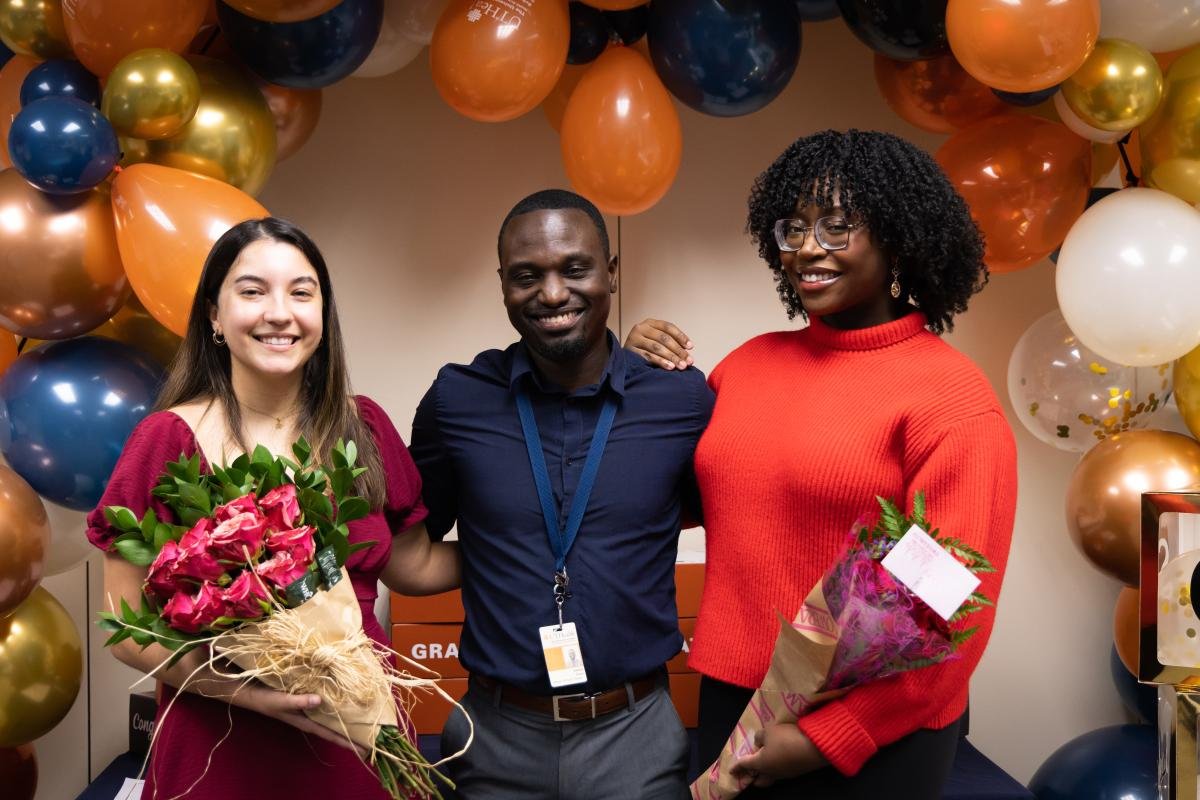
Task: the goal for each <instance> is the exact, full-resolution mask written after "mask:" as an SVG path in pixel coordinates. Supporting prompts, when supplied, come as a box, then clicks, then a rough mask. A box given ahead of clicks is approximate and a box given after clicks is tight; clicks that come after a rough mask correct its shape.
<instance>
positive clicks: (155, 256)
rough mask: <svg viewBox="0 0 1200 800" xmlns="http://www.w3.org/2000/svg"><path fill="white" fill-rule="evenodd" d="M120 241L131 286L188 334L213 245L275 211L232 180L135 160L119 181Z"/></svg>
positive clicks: (158, 315) (159, 316) (115, 197)
mask: <svg viewBox="0 0 1200 800" xmlns="http://www.w3.org/2000/svg"><path fill="white" fill-rule="evenodd" d="M112 205H113V215H114V217H115V219H116V222H117V244H118V245H119V246H120V248H121V260H122V261H124V262H125V274H126V275H128V276H129V282H130V283H131V284H132V285H133V291H134V292H135V293H136V294H137V296H138V299H139V300H141V302H142V305H144V306H145V307H146V310H147V311H149V312H150V314H151V315H152V316H153V317H154V318H155V319H156V320H158V321H159V322H160V323H162V325H163V326H165V327H166V328H167V329H168V330H170V331H172V332H174V333H175V334H176V335H178V336H183V335H184V332H185V331H186V330H187V321H188V314H189V313H190V312H191V309H192V298H193V297H194V296H195V294H196V285H197V284H198V283H199V281H200V270H201V269H202V268H203V267H204V260H205V259H206V258H207V257H208V251H209V250H211V249H212V246H213V243H214V242H216V241H217V239H218V238H220V237H221V235H222V234H224V233H225V231H227V230H229V229H230V228H232V227H233V226H234V225H236V224H238V223H239V222H243V221H244V220H247V219H258V218H261V217H266V216H269V214H268V212H267V209H265V208H263V206H262V205H260V204H259V203H258V201H256V200H255V199H254V198H253V197H251V196H250V195H248V194H246V193H245V192H243V191H241V190H240V189H235V188H234V187H232V186H230V185H229V184H227V183H223V182H221V181H218V180H216V179H214V178H206V177H204V176H203V175H196V174H195V173H191V172H186V171H184V170H180V169H172V168H171V167H163V166H159V165H158V164H134V165H133V166H131V167H127V168H126V169H124V170H122V171H121V172H120V173H119V174H118V175H117V177H116V179H115V180H114V181H113V189H112Z"/></svg>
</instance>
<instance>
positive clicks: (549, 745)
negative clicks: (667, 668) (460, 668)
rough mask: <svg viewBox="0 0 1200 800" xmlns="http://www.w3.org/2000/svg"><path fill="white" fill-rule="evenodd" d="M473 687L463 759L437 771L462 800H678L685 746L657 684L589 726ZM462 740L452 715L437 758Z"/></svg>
mask: <svg viewBox="0 0 1200 800" xmlns="http://www.w3.org/2000/svg"><path fill="white" fill-rule="evenodd" d="M497 694H498V692H488V691H486V690H484V689H482V688H480V687H479V686H478V685H477V684H476V683H475V682H474V681H472V682H471V684H470V686H469V688H468V689H467V694H466V696H465V697H464V698H463V700H462V704H463V707H464V708H465V709H466V711H467V713H468V714H470V715H471V719H472V720H474V722H475V740H474V742H473V743H472V744H471V748H470V749H469V750H468V751H467V753H466V754H465V755H464V756H462V757H461V758H459V759H456V760H455V761H452V762H450V763H449V764H447V765H446V766H445V767H444V768H443V769H444V770H445V772H446V773H447V775H448V777H450V779H451V780H453V781H454V782H455V783H456V784H457V786H458V791H457V794H458V797H459V798H460V800H543V798H544V800H608V799H609V798H611V800H681V798H685V797H686V796H687V775H686V773H687V761H688V738H687V733H686V731H684V728H683V724H682V723H681V722H680V721H679V714H677V713H676V712H675V706H674V705H673V704H672V703H671V697H670V695H669V694H668V693H667V689H666V676H664V677H663V679H662V684H661V685H660V686H659V688H657V689H655V690H654V691H653V692H651V693H650V694H648V695H646V696H645V697H644V698H642V699H641V700H639V701H637V702H636V703H635V704H634V706H633V708H630V709H625V710H621V711H613V712H612V713H609V714H605V715H604V716H602V717H598V718H596V719H592V720H583V721H578V722H555V721H554V720H553V719H552V718H551V717H549V716H546V715H542V714H538V713H535V712H532V711H526V710H524V709H521V708H516V707H514V706H511V705H505V704H503V703H499V702H497ZM466 738H467V722H466V720H465V719H464V718H463V715H462V713H461V712H459V711H458V710H457V709H455V711H454V712H453V713H452V714H451V715H450V718H449V719H448V720H447V721H446V728H445V730H444V731H442V754H443V756H445V755H449V754H451V753H454V752H456V751H457V750H458V749H459V748H460V747H462V745H463V743H464V742H465V741H466Z"/></svg>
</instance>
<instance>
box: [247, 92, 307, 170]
mask: <svg viewBox="0 0 1200 800" xmlns="http://www.w3.org/2000/svg"><path fill="white" fill-rule="evenodd" d="M258 89H259V91H261V92H262V93H263V97H265V98H266V99H267V107H268V108H270V109H271V116H273V117H275V161H276V162H279V161H283V160H284V159H285V158H287V157H288V156H291V155H294V154H295V153H296V151H297V150H299V149H300V148H301V147H303V146H304V143H305V142H307V141H308V138H309V137H310V136H312V135H313V131H315V130H316V129H317V122H318V121H319V120H320V119H321V90H320V89H289V88H288V87H286V86H276V85H275V84H273V83H264V82H262V81H259V82H258Z"/></svg>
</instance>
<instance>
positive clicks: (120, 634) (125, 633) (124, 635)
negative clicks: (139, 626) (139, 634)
mask: <svg viewBox="0 0 1200 800" xmlns="http://www.w3.org/2000/svg"><path fill="white" fill-rule="evenodd" d="M130 633H132V631H130V630H129V628H126V627H122V628H121V629H120V630H118V631H116V632H114V633H113V635H112V636H110V637H108V638H107V639H106V640H105V641H104V646H105V647H112V646H113V645H114V644H119V643H120V642H123V641H125V640H126V639H128V638H129V634H130Z"/></svg>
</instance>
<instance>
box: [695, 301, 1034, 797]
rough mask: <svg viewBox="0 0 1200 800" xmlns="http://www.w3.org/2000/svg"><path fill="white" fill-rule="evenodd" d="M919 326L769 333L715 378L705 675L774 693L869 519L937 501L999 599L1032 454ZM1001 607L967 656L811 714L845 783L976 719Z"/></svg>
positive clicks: (808, 719)
mask: <svg viewBox="0 0 1200 800" xmlns="http://www.w3.org/2000/svg"><path fill="white" fill-rule="evenodd" d="M924 323H925V318H924V316H923V315H921V314H919V313H913V314H910V315H908V316H906V317H904V318H903V319H900V320H897V321H895V322H891V323H887V324H885V325H879V326H876V327H872V328H866V329H862V330H852V331H843V330H837V329H834V328H831V327H829V326H827V325H824V324H823V323H821V321H820V320H818V319H814V320H813V321H812V324H811V325H810V326H809V327H808V328H806V329H804V330H801V331H787V332H780V333H769V334H765V335H763V336H759V337H756V338H754V339H751V340H750V341H749V342H747V343H746V344H744V345H742V346H741V347H739V348H738V349H737V350H735V351H734V352H732V353H731V354H729V356H727V357H726V358H725V360H724V361H722V362H721V363H720V364H718V365H717V368H716V369H715V370H713V372H712V375H711V376H710V379H709V382H710V383H711V385H712V387H713V389H714V390H715V391H716V393H717V404H716V408H715V409H714V411H713V416H712V421H711V422H710V423H709V426H708V430H707V431H706V432H705V434H704V436H703V438H702V439H701V440H700V443H699V445H698V446H697V448H696V474H697V478H698V480H699V484H700V492H701V496H702V498H703V504H704V523H705V529H706V532H707V543H706V547H707V566H706V573H705V583H704V595H703V599H702V601H701V604H700V616H699V619H698V620H697V624H696V635H695V640H694V642H693V645H692V652H691V657H690V660H689V663H690V664H691V665H692V667H693V668H695V669H696V670H697V671H699V672H701V673H703V674H705V675H709V676H711V677H713V678H717V679H718V680H722V681H725V682H727V683H733V684H737V685H739V686H744V687H747V688H757V687H758V685H759V684H760V683H761V681H762V678H763V676H764V675H765V674H766V671H767V666H768V664H769V662H770V658H771V650H772V648H773V646H774V643H775V637H776V635H777V633H778V622H777V621H776V617H775V611H776V610H779V611H780V612H782V613H783V614H784V615H785V616H786V617H787V618H788V619H791V618H792V616H793V615H794V614H795V612H796V611H797V609H798V608H799V605H800V603H801V601H802V600H803V599H804V597H805V595H807V593H808V591H809V590H810V589H811V588H812V586H813V585H814V584H815V583H816V582H817V581H818V580H819V579H820V578H821V576H822V574H823V573H824V571H825V569H826V568H827V567H828V566H829V565H830V564H831V563H833V562H834V560H835V559H837V558H838V556H839V555H840V554H841V553H842V551H843V549H844V548H845V546H846V544H847V535H848V533H849V531H850V527H851V525H852V524H853V523H854V522H855V520H856V519H858V518H859V517H860V516H861V515H863V514H864V513H870V512H872V511H873V510H876V509H877V508H878V506H877V504H876V502H875V496H876V495H879V496H882V497H886V498H890V499H893V500H896V501H897V502H899V501H901V499H902V498H903V500H904V502H905V504H906V505H907V506H908V507H909V510H911V502H912V495H913V493H914V492H915V491H917V490H924V492H925V494H926V496H927V502H928V517H929V520H930V522H931V524H933V525H935V526H937V527H938V528H940V529H941V531H942V532H943V533H947V534H951V535H954V536H956V537H959V538H961V539H963V540H965V541H966V542H968V543H970V544H971V546H973V547H975V548H976V549H978V550H980V551H981V552H983V553H984V554H985V555H986V556H987V557H988V558H989V559H991V561H992V563H993V564H995V566H996V568H997V570H998V571H997V572H996V573H995V574H992V575H985V576H983V584H982V586H981V587H980V591H982V592H984V593H985V594H987V595H988V596H989V597H990V598H992V599H993V600H994V599H997V598H998V596H999V592H1000V582H1001V578H1002V576H1003V574H1004V566H1005V563H1006V562H1007V560H1008V548H1009V542H1010V540H1011V538H1012V527H1013V515H1014V512H1015V506H1016V497H1017V454H1016V445H1015V443H1014V440H1013V435H1012V430H1011V429H1010V428H1009V426H1008V423H1007V421H1006V420H1005V418H1004V413H1003V411H1002V410H1001V408H1000V404H999V402H998V401H997V399H996V395H995V393H994V392H993V391H992V388H991V386H990V385H989V383H988V381H987V378H986V377H984V375H983V373H982V372H980V370H979V369H978V368H977V367H976V366H975V365H974V364H972V363H971V362H970V361H969V360H968V359H967V358H966V357H965V356H963V355H962V354H961V353H959V352H958V351H956V350H954V349H953V348H952V347H950V346H949V345H947V344H946V343H944V342H943V341H942V340H941V339H939V338H938V337H937V336H935V335H934V334H932V333H930V332H929V331H927V330H925V328H924ZM992 622H993V613H992V612H991V611H990V610H988V611H984V612H980V613H978V614H975V615H973V617H972V624H979V626H980V628H979V632H978V633H977V634H976V635H975V636H974V637H973V638H972V639H971V640H970V641H969V642H968V643H967V644H966V645H964V646H963V648H962V649H961V650H960V653H961V658H958V659H956V660H953V661H949V662H945V663H943V664H939V665H935V666H932V667H927V668H924V669H920V670H914V671H912V672H908V673H904V674H901V675H897V676H894V677H891V678H885V679H883V680H879V681H875V682H873V683H870V684H867V685H864V686H862V687H859V688H856V689H854V690H852V691H851V692H849V693H848V694H846V695H845V696H844V697H843V698H841V699H839V700H836V701H833V702H831V703H828V704H826V705H825V706H822V707H821V708H819V709H817V710H816V711H814V712H812V713H811V714H808V715H807V716H804V717H802V718H801V719H800V723H799V724H800V728H801V730H803V731H804V733H805V734H807V735H808V736H809V738H810V739H812V741H813V743H814V744H815V745H816V746H817V748H818V749H819V750H820V751H821V753H822V754H823V755H824V756H825V757H826V758H827V759H829V761H830V763H832V764H833V766H834V767H836V768H837V769H838V770H839V771H840V772H842V773H845V774H847V775H851V774H854V773H855V772H857V771H858V770H859V768H860V767H861V766H862V765H863V762H865V761H866V760H867V759H868V758H870V757H871V755H872V754H873V753H875V751H876V750H877V749H878V748H880V747H882V746H884V745H886V744H889V743H890V742H893V741H895V740H897V739H899V738H900V737H902V736H905V735H906V734H908V733H911V732H913V731H915V730H917V729H918V728H922V727H926V728H940V727H944V726H946V725H948V724H949V723H951V722H953V721H954V720H955V719H956V718H957V717H958V716H959V715H961V714H962V713H963V710H964V708H965V706H966V701H967V679H968V678H969V677H970V675H971V672H972V670H974V669H975V665H976V664H977V663H978V661H979V657H980V655H982V653H983V648H984V645H985V644H986V643H987V640H988V636H989V634H990V633H991V629H992Z"/></svg>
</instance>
